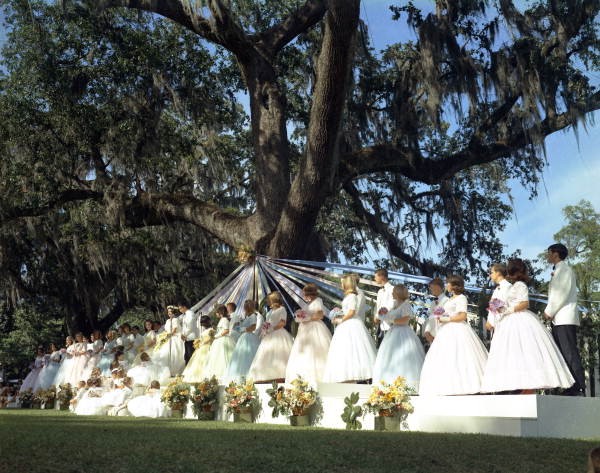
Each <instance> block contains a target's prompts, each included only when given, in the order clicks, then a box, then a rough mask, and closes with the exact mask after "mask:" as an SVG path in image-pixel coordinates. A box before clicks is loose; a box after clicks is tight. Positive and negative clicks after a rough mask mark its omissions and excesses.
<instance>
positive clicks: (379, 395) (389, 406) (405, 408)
mask: <svg viewBox="0 0 600 473" xmlns="http://www.w3.org/2000/svg"><path fill="white" fill-rule="evenodd" d="M412 394H414V390H413V389H412V388H410V387H409V386H407V385H406V380H405V379H404V378H403V377H402V376H399V377H398V378H396V380H395V381H394V382H393V383H392V384H389V383H386V382H385V381H382V382H381V383H380V384H379V385H378V386H373V389H372V390H371V394H370V396H369V399H368V400H367V402H365V403H364V404H363V408H364V410H365V412H372V413H374V414H375V415H376V417H375V426H374V427H375V430H389V431H398V430H400V426H401V425H404V426H406V417H407V416H408V414H410V413H412V412H413V411H414V409H413V406H412V404H411V402H410V396H411V395H412Z"/></svg>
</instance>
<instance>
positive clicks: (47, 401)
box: [36, 386, 56, 409]
mask: <svg viewBox="0 0 600 473" xmlns="http://www.w3.org/2000/svg"><path fill="white" fill-rule="evenodd" d="M36 396H37V398H38V399H39V400H40V401H41V403H42V409H54V404H55V401H56V388H55V387H54V386H51V387H49V388H48V389H39V390H38V391H37V393H36Z"/></svg>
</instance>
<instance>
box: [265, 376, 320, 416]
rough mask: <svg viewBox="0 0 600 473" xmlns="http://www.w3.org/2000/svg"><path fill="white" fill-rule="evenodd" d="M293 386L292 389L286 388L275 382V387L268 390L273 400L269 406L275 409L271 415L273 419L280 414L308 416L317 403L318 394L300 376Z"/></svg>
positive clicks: (293, 382)
mask: <svg viewBox="0 0 600 473" xmlns="http://www.w3.org/2000/svg"><path fill="white" fill-rule="evenodd" d="M291 384H292V387H291V388H284V387H283V386H278V384H277V382H276V381H273V387H272V388H271V389H268V390H267V393H268V394H269V396H270V398H271V400H270V401H269V406H271V407H272V408H273V411H272V413H271V415H272V416H273V417H277V416H279V414H282V415H287V416H302V415H306V411H307V410H308V409H309V408H310V407H311V406H312V405H313V404H314V403H315V402H317V392H316V391H315V390H314V389H313V388H312V387H311V386H310V385H309V384H308V383H307V382H306V381H304V380H303V379H302V378H301V377H300V376H299V377H298V378H296V379H294V380H293V381H292V383H291Z"/></svg>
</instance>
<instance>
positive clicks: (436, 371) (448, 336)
mask: <svg viewBox="0 0 600 473" xmlns="http://www.w3.org/2000/svg"><path fill="white" fill-rule="evenodd" d="M464 287H465V286H464V280H463V278H462V277H461V276H450V277H448V280H447V283H446V290H447V291H448V292H450V293H452V297H451V298H450V299H448V300H447V301H446V302H445V303H444V310H445V314H444V315H442V316H440V317H439V321H440V327H439V329H438V332H437V336H436V337H435V339H434V340H433V343H432V344H431V347H430V348H429V351H428V352H427V356H425V362H424V363H423V369H422V370H421V381H420V383H419V395H421V396H451V395H461V394H476V393H479V392H481V380H482V378H483V371H484V369H485V363H486V361H487V351H486V349H485V346H484V345H483V342H482V341H481V340H480V339H479V337H478V336H477V334H475V332H474V331H473V329H472V328H471V327H470V326H469V323H468V322H467V298H466V297H465V295H464V294H463V293H464V290H465V289H464Z"/></svg>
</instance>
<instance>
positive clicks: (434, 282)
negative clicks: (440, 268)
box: [429, 278, 444, 289]
mask: <svg viewBox="0 0 600 473" xmlns="http://www.w3.org/2000/svg"><path fill="white" fill-rule="evenodd" d="M429 286H437V287H439V288H441V289H444V281H442V278H433V279H432V280H431V281H429Z"/></svg>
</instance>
